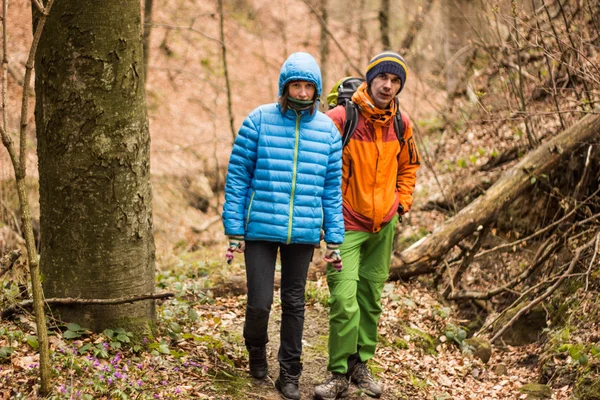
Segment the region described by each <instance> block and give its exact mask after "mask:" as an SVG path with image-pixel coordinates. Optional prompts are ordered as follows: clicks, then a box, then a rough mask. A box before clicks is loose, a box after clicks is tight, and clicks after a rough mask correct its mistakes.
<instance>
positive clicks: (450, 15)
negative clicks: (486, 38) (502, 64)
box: [442, 0, 475, 102]
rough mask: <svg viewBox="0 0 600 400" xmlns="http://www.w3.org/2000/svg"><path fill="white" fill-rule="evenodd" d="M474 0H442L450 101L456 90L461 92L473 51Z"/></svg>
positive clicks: (447, 84) (447, 86)
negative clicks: (470, 42)
mask: <svg viewBox="0 0 600 400" xmlns="http://www.w3.org/2000/svg"><path fill="white" fill-rule="evenodd" d="M473 7H474V5H473V1H472V0H442V15H443V18H444V31H445V33H446V34H445V37H446V41H445V43H444V53H445V57H446V91H447V92H448V99H449V102H451V101H452V97H453V96H454V94H455V93H456V92H460V91H461V90H462V88H460V86H461V84H462V82H463V81H464V80H465V78H466V73H467V71H466V66H465V64H466V61H467V60H468V59H469V57H470V55H471V54H472V52H473V49H472V48H470V45H469V39H470V37H471V34H472V31H473V29H472V26H473V23H474V20H475V18H474V15H473V14H474V12H473Z"/></svg>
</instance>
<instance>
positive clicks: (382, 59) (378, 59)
mask: <svg viewBox="0 0 600 400" xmlns="http://www.w3.org/2000/svg"><path fill="white" fill-rule="evenodd" d="M386 72H387V73H389V74H394V75H396V76H398V77H399V78H400V81H402V86H400V90H399V91H398V93H400V91H401V90H402V89H403V88H404V84H405V83H406V77H407V76H408V68H406V62H404V58H402V57H401V56H400V54H398V53H394V52H393V51H384V52H383V53H379V54H377V55H376V56H375V57H373V58H372V59H371V61H369V66H368V67H367V84H369V85H370V84H371V82H372V81H373V79H375V77H376V76H377V75H379V74H382V73H386ZM398 93H396V94H398Z"/></svg>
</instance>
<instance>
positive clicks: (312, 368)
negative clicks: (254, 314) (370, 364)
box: [239, 293, 398, 400]
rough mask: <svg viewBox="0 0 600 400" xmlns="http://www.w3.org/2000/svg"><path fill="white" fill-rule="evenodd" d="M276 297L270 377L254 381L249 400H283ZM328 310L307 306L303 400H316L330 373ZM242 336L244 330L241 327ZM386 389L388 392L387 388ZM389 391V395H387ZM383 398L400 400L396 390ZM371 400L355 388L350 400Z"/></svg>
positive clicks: (301, 382)
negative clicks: (317, 387) (279, 387)
mask: <svg viewBox="0 0 600 400" xmlns="http://www.w3.org/2000/svg"><path fill="white" fill-rule="evenodd" d="M277 296H278V294H277V293H276V294H275V299H274V304H273V309H272V311H271V318H270V320H269V340H270V341H269V343H268V344H267V357H268V360H269V375H268V376H267V378H265V379H264V380H255V379H253V380H251V383H250V385H251V386H250V388H249V389H248V390H247V391H246V394H247V395H248V399H265V400H279V399H281V398H282V397H280V395H279V394H278V392H277V390H276V389H275V380H276V379H277V376H279V364H278V362H277V351H278V349H279V340H280V337H279V326H280V323H281V307H280V304H279V303H278V302H277V300H276V299H277ZM327 313H328V310H327V308H325V307H322V306H321V305H319V304H316V305H307V307H306V314H305V321H304V338H303V356H302V358H303V372H302V377H301V378H300V392H301V394H302V399H303V400H308V399H313V398H314V388H315V385H318V384H320V383H322V382H323V381H324V380H325V379H326V378H327V377H329V373H328V372H327V338H328V330H329V322H328V314H327ZM239 332H240V335H241V333H242V327H241V326H240V327H239ZM384 389H387V387H386V386H384ZM386 392H387V393H386ZM386 392H384V394H383V395H382V396H381V399H382V400H392V399H393V400H397V399H398V397H397V396H396V395H394V396H391V395H390V393H391V392H392V391H389V390H387V391H386ZM365 398H369V397H368V396H366V395H365V394H361V393H360V392H358V388H357V387H356V386H354V385H351V388H350V395H349V397H347V399H365Z"/></svg>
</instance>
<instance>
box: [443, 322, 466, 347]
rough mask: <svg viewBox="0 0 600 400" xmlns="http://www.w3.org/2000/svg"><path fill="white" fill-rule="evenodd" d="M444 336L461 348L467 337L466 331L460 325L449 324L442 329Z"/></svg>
mask: <svg viewBox="0 0 600 400" xmlns="http://www.w3.org/2000/svg"><path fill="white" fill-rule="evenodd" d="M444 336H446V338H447V339H448V340H451V341H453V342H455V343H456V344H458V345H459V346H460V347H461V348H462V347H464V341H465V339H466V338H467V331H466V329H464V328H462V327H460V326H456V325H453V324H449V325H447V326H446V329H445V330H444Z"/></svg>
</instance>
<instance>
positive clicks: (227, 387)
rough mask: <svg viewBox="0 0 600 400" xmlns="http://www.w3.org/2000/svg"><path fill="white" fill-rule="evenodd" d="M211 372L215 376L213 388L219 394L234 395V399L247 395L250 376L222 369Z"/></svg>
mask: <svg viewBox="0 0 600 400" xmlns="http://www.w3.org/2000/svg"><path fill="white" fill-rule="evenodd" d="M211 372H212V374H213V375H214V377H215V378H214V379H213V384H212V387H211V389H213V390H214V391H216V392H217V393H219V394H223V395H229V396H232V397H233V398H234V399H238V398H244V397H246V390H247V389H248V385H250V378H248V377H246V376H239V375H237V374H235V373H229V372H227V371H225V370H220V369H214V370H212V371H211Z"/></svg>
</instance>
